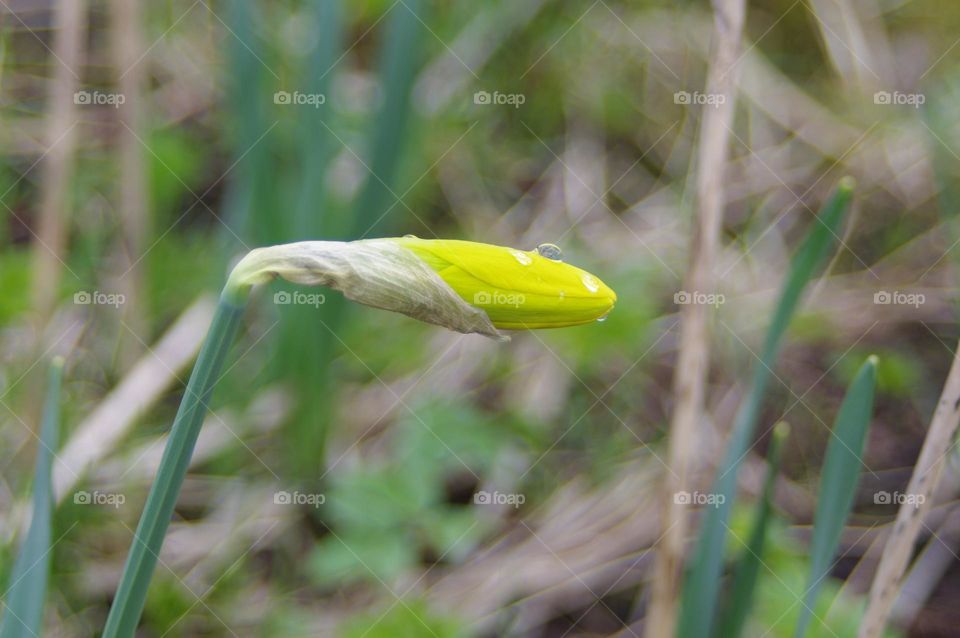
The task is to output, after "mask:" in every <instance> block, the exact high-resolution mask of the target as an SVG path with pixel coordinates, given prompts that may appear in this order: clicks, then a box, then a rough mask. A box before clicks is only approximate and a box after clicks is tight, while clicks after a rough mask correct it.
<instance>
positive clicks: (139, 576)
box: [103, 282, 249, 638]
mask: <svg viewBox="0 0 960 638" xmlns="http://www.w3.org/2000/svg"><path fill="white" fill-rule="evenodd" d="M248 292H249V286H237V285H235V284H233V283H232V282H231V283H228V284H227V286H226V287H225V288H224V290H223V293H222V294H221V296H220V302H219V304H218V305H217V310H216V313H215V314H214V317H213V322H212V323H211V325H210V331H209V332H208V333H207V338H206V340H205V341H204V343H203V347H202V348H201V349H200V355H199V356H198V357H197V363H196V365H195V366H194V368H193V373H192V374H191V375H190V381H189V382H188V383H187V388H186V391H185V392H184V395H183V399H181V401H180V409H179V410H178V411H177V416H176V418H175V419H174V421H173V427H172V428H171V430H170V438H169V440H168V441H167V447H166V449H165V450H164V451H163V459H162V460H161V461H160V467H159V469H158V470H157V478H156V480H155V481H154V483H153V486H152V487H151V488H150V494H149V496H147V502H146V504H145V505H144V509H143V515H142V516H141V518H140V524H139V525H137V531H136V534H135V535H134V540H133V544H132V546H131V547H130V554H129V555H128V556H127V562H126V565H125V566H124V568H123V575H122V576H121V578H120V585H119V587H118V589H117V595H116V597H115V598H114V600H113V605H112V606H111V608H110V614H109V616H108V617H107V624H106V627H105V628H104V630H103V637H104V638H127V637H130V636H133V635H134V632H135V631H136V628H137V624H138V623H139V621H140V615H141V614H142V613H143V606H144V603H145V601H146V597H147V588H148V587H149V585H150V579H151V577H152V576H153V571H154V569H155V568H156V565H157V558H158V556H159V554H160V548H161V546H162V545H163V538H164V536H165V535H166V533H167V526H168V525H169V524H170V517H171V516H172V515H173V508H174V506H175V505H176V503H177V497H178V495H179V494H180V487H181V485H183V479H184V476H185V475H186V473H187V467H188V466H189V464H190V457H191V456H192V455H193V448H194V446H195V445H196V442H197V436H199V434H200V427H201V425H202V424H203V418H204V416H205V414H206V412H207V402H208V401H209V399H210V395H211V393H212V392H213V388H214V386H215V385H216V383H217V380H218V379H219V376H220V370H221V368H222V367H223V362H224V360H225V359H226V355H227V351H228V350H229V349H230V345H231V344H232V343H233V340H234V337H235V336H236V334H237V330H238V328H239V327H240V319H241V317H242V315H243V310H244V308H245V307H246V304H247V295H248Z"/></svg>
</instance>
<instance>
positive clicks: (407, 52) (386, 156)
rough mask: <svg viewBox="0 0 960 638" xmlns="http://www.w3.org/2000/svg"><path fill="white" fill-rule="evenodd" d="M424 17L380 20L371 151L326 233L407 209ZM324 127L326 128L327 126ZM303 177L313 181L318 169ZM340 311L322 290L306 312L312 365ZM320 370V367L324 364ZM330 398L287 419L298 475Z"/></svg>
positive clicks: (318, 452) (318, 443)
mask: <svg viewBox="0 0 960 638" xmlns="http://www.w3.org/2000/svg"><path fill="white" fill-rule="evenodd" d="M331 11H333V9H331ZM427 20H428V17H427V15H426V11H425V7H424V3H423V2H422V1H421V0H408V1H407V2H402V3H399V4H396V5H393V6H392V8H390V9H389V14H388V15H387V16H386V18H385V19H384V21H383V22H384V25H385V26H384V36H383V46H382V48H381V49H380V52H379V54H378V55H379V61H378V74H379V82H380V85H381V87H382V89H383V100H382V102H381V104H380V107H379V109H378V111H377V114H376V116H375V118H374V121H373V122H372V135H371V138H370V140H369V143H368V145H367V148H369V157H368V158H366V159H365V161H364V163H365V165H366V166H367V168H368V171H367V172H368V175H367V178H366V181H365V182H364V184H363V186H362V187H361V190H360V193H359V194H358V195H357V197H356V199H355V201H354V203H353V206H352V211H351V216H350V218H349V219H347V220H342V221H341V220H332V219H331V220H325V223H324V225H323V236H324V238H337V237H342V238H345V239H362V238H364V237H368V236H371V235H372V236H377V235H389V234H390V233H389V232H388V231H385V230H384V231H382V230H379V229H380V228H382V227H389V226H395V224H391V223H390V221H391V219H390V218H391V215H393V216H396V215H405V214H406V210H407V209H406V207H405V206H404V205H403V204H402V203H401V202H400V201H399V200H398V199H397V198H398V197H399V196H400V195H401V194H402V193H404V192H405V191H406V190H407V189H406V188H405V187H402V186H400V187H398V185H397V176H398V173H399V171H400V165H401V159H402V157H403V154H404V151H405V149H406V147H407V144H406V141H407V138H408V137H409V133H410V131H409V129H410V127H411V126H410V122H411V93H412V91H413V85H414V81H415V79H416V73H417V70H418V69H419V68H420V66H421V54H420V52H421V51H422V43H423V42H424V36H425V35H429V31H427V29H426V27H425V26H424V24H425V23H426V21H427ZM421 21H423V22H421ZM320 126H321V127H322V125H320ZM323 130H324V131H327V129H326V128H325V127H323ZM338 143H339V142H338ZM309 179H311V180H315V181H319V179H318V178H317V177H316V176H312V177H310V178H309ZM400 234H405V232H404V233H400ZM346 312H347V309H346V305H345V304H344V302H343V299H342V298H341V297H339V296H334V295H328V296H327V300H326V303H324V305H323V307H322V309H321V310H320V313H321V314H320V320H321V321H320V322H318V321H317V320H316V315H317V313H316V312H313V313H311V314H313V317H311V319H312V327H311V330H313V331H315V332H316V331H317V330H318V328H317V326H318V325H319V326H321V327H320V328H319V332H318V333H317V334H318V335H319V338H318V343H316V345H311V346H310V348H311V349H313V351H314V352H313V356H312V358H311V359H306V358H303V359H301V362H302V363H304V364H305V365H317V364H318V362H319V363H320V364H321V365H325V362H328V361H330V360H331V359H332V358H333V355H334V354H335V352H336V350H337V349H338V347H339V344H338V342H337V341H336V339H335V337H334V335H336V334H338V332H339V331H340V328H341V326H342V324H343V321H344V316H345V313H346ZM301 350H303V349H302V348H301ZM301 370H302V368H301ZM323 371H324V372H326V368H324V370H323ZM307 380H309V378H308V376H307V375H304V376H303V377H302V378H301V381H298V383H301V382H303V381H307ZM332 384H333V380H332V379H331V378H330V376H329V374H325V375H324V376H323V377H322V383H318V384H314V385H312V386H311V387H309V388H308V391H309V394H310V396H314V397H325V396H327V394H328V393H329V392H330V387H331V385H332ZM330 405H331V404H330V402H329V401H315V402H313V404H312V405H308V406H304V407H305V408H306V410H310V411H309V413H307V412H306V410H303V411H300V410H298V414H297V415H296V417H295V418H294V419H293V421H292V422H291V426H290V428H291V429H290V432H289V437H288V438H289V440H290V441H291V448H290V454H289V456H288V458H290V459H291V460H292V461H291V465H292V467H293V468H294V472H295V473H296V474H297V476H298V478H299V479H300V480H310V479H315V478H316V477H317V476H318V475H319V474H320V473H319V472H317V459H322V458H323V445H324V440H325V437H326V431H327V427H326V424H327V423H328V422H329V419H330V412H329V411H330Z"/></svg>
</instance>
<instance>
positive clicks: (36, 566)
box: [0, 357, 63, 638]
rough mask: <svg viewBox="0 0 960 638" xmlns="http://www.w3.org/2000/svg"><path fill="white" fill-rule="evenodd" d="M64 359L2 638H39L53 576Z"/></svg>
mask: <svg viewBox="0 0 960 638" xmlns="http://www.w3.org/2000/svg"><path fill="white" fill-rule="evenodd" d="M62 379H63V359H61V358H60V357H57V358H56V359H54V360H53V362H52V363H51V364H50V372H49V377H48V382H47V392H46V396H45V398H44V406H43V421H42V424H41V426H40V440H39V442H38V445H37V464H36V468H35V475H34V482H33V516H32V518H31V520H30V531H29V532H28V533H27V537H26V538H25V539H24V541H23V544H22V546H21V547H20V553H19V554H18V555H17V560H16V563H15V564H14V567H13V573H12V575H11V579H10V584H9V585H8V586H7V587H8V589H7V593H6V600H5V610H4V614H3V623H2V625H0V638H16V637H17V636H25V635H31V636H40V635H42V625H43V604H44V600H45V599H46V593H47V580H48V578H49V574H50V553H51V551H52V549H53V548H52V547H51V546H50V540H51V529H52V525H53V484H52V481H51V478H50V470H51V466H52V464H53V454H54V452H53V451H54V449H56V447H57V439H58V438H59V431H60V386H61V384H62Z"/></svg>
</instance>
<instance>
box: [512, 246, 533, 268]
mask: <svg viewBox="0 0 960 638" xmlns="http://www.w3.org/2000/svg"><path fill="white" fill-rule="evenodd" d="M510 254H511V255H513V258H514V259H516V260H517V261H519V262H520V265H521V266H529V265H530V264H532V263H533V259H531V258H530V255H528V254H527V253H525V252H522V251H519V250H511V251H510Z"/></svg>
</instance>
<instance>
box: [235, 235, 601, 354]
mask: <svg viewBox="0 0 960 638" xmlns="http://www.w3.org/2000/svg"><path fill="white" fill-rule="evenodd" d="M559 255H560V250H559V249H558V248H557V247H556V246H552V245H551V244H543V245H542V246H540V247H539V248H538V249H537V250H529V251H524V250H517V249H514V248H505V247H502V246H492V245H490V244H480V243H476V242H470V241H457V240H447V239H418V238H416V237H413V236H407V237H398V238H389V239H367V240H360V241H353V242H336V241H305V242H297V243H293V244H281V245H278V246H270V247H267V248H257V249H255V250H252V251H250V252H249V253H248V254H247V255H246V256H245V257H244V258H243V259H242V260H240V262H239V263H238V264H237V265H236V267H235V268H234V269H233V272H232V273H231V275H230V281H229V282H228V285H227V291H228V292H229V293H230V294H235V293H237V292H242V291H245V290H246V289H249V288H250V287H251V286H253V285H256V284H260V283H265V282H267V281H269V280H271V279H273V278H275V277H281V278H283V279H286V280H288V281H292V282H295V283H300V284H309V285H317V284H319V285H324V286H329V287H331V288H335V289H337V290H340V291H342V292H343V294H344V296H346V297H347V298H348V299H352V300H353V301H356V302H358V303H362V304H365V305H368V306H373V307H375V308H383V309H385V310H392V311H394V312H400V313H403V314H405V315H408V316H411V317H414V318H416V319H420V320H421V321H426V322H428V323H433V324H436V325H440V326H444V327H447V328H449V329H451V330H456V331H458V332H465V333H470V332H476V333H480V334H484V335H487V336H489V337H494V338H503V336H502V335H501V334H500V333H499V332H498V331H497V328H505V329H512V330H520V329H530V328H560V327H564V326H575V325H579V324H583V323H589V322H591V321H596V320H599V319H603V318H604V317H605V316H606V315H607V313H609V312H610V310H611V309H612V308H613V304H614V303H615V302H616V300H617V295H616V294H615V293H614V292H613V291H612V290H611V289H610V288H608V287H607V286H606V284H604V283H603V282H602V281H600V280H599V279H598V278H597V277H595V276H593V275H591V274H590V273H588V272H586V271H584V270H581V269H579V268H576V267H574V266H570V265H569V264H565V263H563V262H562V261H560V260H559Z"/></svg>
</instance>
